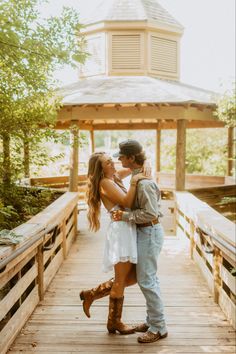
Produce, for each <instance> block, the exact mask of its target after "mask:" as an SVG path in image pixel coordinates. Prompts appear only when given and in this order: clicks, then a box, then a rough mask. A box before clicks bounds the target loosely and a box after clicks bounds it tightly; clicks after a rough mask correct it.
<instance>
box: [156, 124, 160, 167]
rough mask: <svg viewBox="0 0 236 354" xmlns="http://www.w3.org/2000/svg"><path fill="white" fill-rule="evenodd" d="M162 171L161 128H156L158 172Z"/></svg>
mask: <svg viewBox="0 0 236 354" xmlns="http://www.w3.org/2000/svg"><path fill="white" fill-rule="evenodd" d="M160 171H161V130H159V129H157V130H156V172H160Z"/></svg>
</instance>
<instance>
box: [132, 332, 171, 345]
mask: <svg viewBox="0 0 236 354" xmlns="http://www.w3.org/2000/svg"><path fill="white" fill-rule="evenodd" d="M167 336H168V333H167V332H166V333H164V334H160V333H159V332H157V333H152V332H150V331H147V332H146V333H144V334H143V335H141V336H139V337H138V342H139V343H153V342H156V341H157V340H159V339H163V338H166V337H167Z"/></svg>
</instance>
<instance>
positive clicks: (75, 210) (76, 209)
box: [74, 205, 78, 240]
mask: <svg viewBox="0 0 236 354" xmlns="http://www.w3.org/2000/svg"><path fill="white" fill-rule="evenodd" d="M77 222H78V206H77V205H76V206H75V209H74V226H75V230H74V240H75V239H76V237H77V234H78V230H77Z"/></svg>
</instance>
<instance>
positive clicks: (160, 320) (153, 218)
mask: <svg viewBox="0 0 236 354" xmlns="http://www.w3.org/2000/svg"><path fill="white" fill-rule="evenodd" d="M119 148H120V151H119V152H118V153H116V154H114V157H118V158H119V160H120V161H121V163H122V166H123V167H127V168H130V169H131V170H132V174H133V175H135V174H137V173H139V172H140V171H141V169H142V167H143V164H144V161H145V159H146V157H145V153H144V152H143V149H142V146H141V144H140V143H139V142H138V141H136V140H126V141H124V142H122V143H120V144H119ZM159 201H160V191H159V189H158V187H157V185H156V183H155V182H154V181H153V180H151V179H143V180H141V181H139V183H138V186H137V192H136V198H135V201H134V205H133V207H132V210H131V211H122V210H117V211H115V212H114V213H113V219H114V220H115V221H120V220H124V221H133V222H135V223H136V225H137V248H138V264H137V267H136V272H137V281H138V284H139V286H140V289H141V291H142V292H143V295H144V297H145V299H146V309H147V317H146V322H145V323H143V324H140V325H138V326H137V327H136V328H135V331H136V332H145V333H144V334H143V335H141V336H139V337H138V342H140V343H152V342H155V341H157V340H159V339H162V338H165V337H167V334H168V333H167V329H166V324H165V318H164V310H163V304H162V300H161V294H160V285H159V280H158V278H157V275H156V272H157V259H158V255H159V253H160V251H161V249H162V245H163V239H164V232H163V228H162V226H161V224H160V222H159V217H160V215H161V213H160V205H159Z"/></svg>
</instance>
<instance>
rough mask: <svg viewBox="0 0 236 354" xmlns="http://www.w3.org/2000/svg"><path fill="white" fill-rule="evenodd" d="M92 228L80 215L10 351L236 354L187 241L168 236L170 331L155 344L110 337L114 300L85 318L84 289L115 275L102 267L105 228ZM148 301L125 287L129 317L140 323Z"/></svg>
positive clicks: (163, 267)
mask: <svg viewBox="0 0 236 354" xmlns="http://www.w3.org/2000/svg"><path fill="white" fill-rule="evenodd" d="M107 222H108V219H107V216H106V215H105V214H104V215H103V218H102V225H103V227H102V230H101V231H100V232H99V233H97V234H92V233H89V232H88V231H87V228H86V225H85V214H84V212H81V213H80V216H79V226H80V233H79V237H78V239H77V242H76V243H75V244H74V245H73V246H72V249H71V252H70V254H69V256H68V258H67V260H66V261H65V262H64V263H63V265H62V267H61V268H60V270H59V272H58V273H57V275H56V276H55V278H54V279H53V281H52V283H51V285H50V286H49V288H48V291H47V292H46V294H45V298H44V300H43V301H42V302H41V303H40V304H39V306H38V307H37V308H36V310H35V311H34V313H33V314H32V316H31V317H30V319H29V321H28V322H27V324H26V325H25V327H24V328H23V330H22V331H21V333H20V334H19V335H18V337H17V338H16V340H15V342H14V343H13V344H12V346H11V348H10V350H9V353H21V352H23V353H24V354H26V353H56V354H61V353H84V354H88V353H94V354H96V353H104V354H105V353H107V354H108V353H109V354H110V353H112V354H118V353H150V354H151V353H161V354H175V353H186V354H190V353H214V354H216V353H218V354H220V353H227V354H235V332H234V330H233V328H232V327H231V326H230V325H229V323H228V322H227V321H226V319H225V316H224V314H223V313H222V311H221V310H220V308H219V306H218V305H216V304H215V303H214V301H213V299H212V295H211V294H210V293H209V291H208V288H207V285H206V283H205V281H204V279H203V277H202V276H201V273H200V271H199V270H198V268H197V266H196V265H195V264H194V263H193V261H191V260H190V257H189V250H188V246H187V245H186V244H185V243H183V242H180V240H178V239H176V238H175V237H173V236H167V237H166V241H165V245H164V250H163V252H162V255H161V257H160V262H159V275H160V280H161V287H162V294H163V299H164V303H165V313H166V319H167V325H168V330H169V336H168V338H166V339H163V340H161V341H159V342H156V343H152V344H142V345H141V344H138V343H137V341H136V337H137V334H133V335H129V336H121V335H118V334H116V335H109V334H108V333H107V331H106V318H107V312H108V298H104V299H101V300H99V301H97V302H96V303H94V305H93V307H92V309H91V315H92V317H91V319H88V318H87V317H85V315H84V314H83V311H82V307H81V302H80V300H79V292H80V290H81V289H83V288H90V287H91V286H94V285H96V284H97V283H98V282H99V281H103V280H105V279H107V277H108V276H109V275H107V274H104V273H102V272H101V258H102V251H103V241H104V232H105V231H104V230H105V229H106V225H107ZM144 316H145V301H144V298H143V296H142V294H141V292H140V290H139V287H138V286H133V287H131V288H128V289H127V290H126V296H125V307H124V315H123V319H124V320H125V321H126V322H127V323H130V324H133V323H138V322H142V321H143V319H144Z"/></svg>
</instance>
